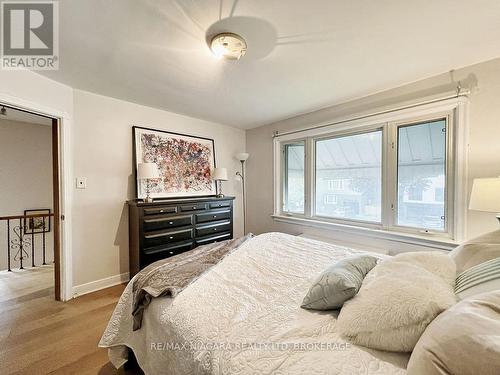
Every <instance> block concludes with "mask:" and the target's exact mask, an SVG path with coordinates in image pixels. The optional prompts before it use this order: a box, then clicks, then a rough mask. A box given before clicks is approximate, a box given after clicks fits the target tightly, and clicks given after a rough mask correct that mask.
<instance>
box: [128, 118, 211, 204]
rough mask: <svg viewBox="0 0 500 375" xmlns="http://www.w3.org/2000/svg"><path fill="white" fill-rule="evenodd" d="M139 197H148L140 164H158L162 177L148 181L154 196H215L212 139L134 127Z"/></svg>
mask: <svg viewBox="0 0 500 375" xmlns="http://www.w3.org/2000/svg"><path fill="white" fill-rule="evenodd" d="M132 132H133V143H134V166H135V171H136V173H135V176H136V186H137V190H136V191H137V194H136V195H137V198H139V199H144V198H145V197H146V182H145V181H144V180H138V179H137V165H138V164H139V163H156V165H157V166H158V169H159V174H160V178H159V179H156V180H152V181H150V182H149V184H150V185H149V188H150V196H151V198H179V197H200V196H210V195H216V189H215V181H213V180H212V172H213V169H214V168H215V144H214V140H213V139H209V138H202V137H195V136H191V135H187V134H179V133H172V132H166V131H162V130H155V129H149V128H143V127H140V126H133V127H132Z"/></svg>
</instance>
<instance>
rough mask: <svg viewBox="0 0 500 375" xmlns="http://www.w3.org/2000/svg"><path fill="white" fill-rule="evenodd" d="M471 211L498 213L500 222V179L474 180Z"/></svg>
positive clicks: (470, 202) (470, 204)
mask: <svg viewBox="0 0 500 375" xmlns="http://www.w3.org/2000/svg"><path fill="white" fill-rule="evenodd" d="M469 209H470V210H475V211H485V212H496V213H497V219H498V220H499V221H500V213H499V212H500V177H497V178H475V179H474V182H473V184H472V193H471V196H470V201H469Z"/></svg>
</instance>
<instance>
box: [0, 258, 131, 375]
mask: <svg viewBox="0 0 500 375" xmlns="http://www.w3.org/2000/svg"><path fill="white" fill-rule="evenodd" d="M52 275H53V269H52V267H37V268H35V269H33V270H31V269H27V270H24V271H15V272H13V273H7V272H4V271H2V272H0V374H2V375H5V374H64V375H66V374H89V375H90V374H99V375H111V374H129V375H132V374H134V375H135V374H140V373H141V372H140V370H138V369H134V370H128V371H125V370H123V369H120V370H116V369H115V368H114V367H113V366H112V365H111V364H110V363H109V361H108V356H107V351H106V350H105V349H100V348H98V347H97V343H98V342H99V339H100V337H101V334H102V333H103V331H104V328H105V327H106V324H107V322H108V319H109V318H110V316H111V313H112V312H113V309H114V307H115V304H116V302H117V301H118V298H119V297H120V294H121V293H122V291H123V289H124V287H125V286H124V285H118V286H115V287H112V288H108V289H104V290H101V291H98V292H95V293H91V294H87V295H84V296H82V297H79V298H77V299H74V300H71V301H69V302H57V301H55V300H54V289H53V288H54V286H53V285H54V284H53V280H52V279H51V278H53V276H52Z"/></svg>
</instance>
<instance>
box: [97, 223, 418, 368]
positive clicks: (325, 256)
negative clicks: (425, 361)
mask: <svg viewBox="0 0 500 375" xmlns="http://www.w3.org/2000/svg"><path fill="white" fill-rule="evenodd" d="M353 253H360V251H356V250H352V249H347V248H343V247H339V246H334V245H331V244H326V243H324V242H319V241H314V240H310V239H305V238H300V237H295V236H290V235H286V234H281V233H267V234H263V235H260V236H257V237H254V238H253V239H251V240H249V241H247V242H246V243H244V244H243V245H242V246H241V247H240V248H239V249H238V250H236V251H235V252H233V253H232V254H230V255H229V256H227V257H225V258H224V259H223V260H222V261H221V262H220V263H219V264H218V265H217V266H215V267H214V268H212V269H211V270H210V271H208V272H207V273H205V274H204V275H202V276H201V277H200V278H199V279H197V280H196V281H195V282H194V283H193V284H191V285H190V286H189V287H188V288H186V289H185V290H184V291H182V292H181V293H180V294H179V295H178V296H177V297H176V298H175V299H173V300H172V299H170V298H168V297H163V298H157V299H156V300H154V301H153V302H152V303H151V305H150V306H148V308H147V310H146V312H145V314H144V318H143V325H142V328H141V329H140V330H138V331H136V332H132V313H131V309H132V293H131V286H132V285H131V283H129V285H128V286H127V288H126V289H125V291H124V292H123V295H122V297H121V298H120V301H119V302H118V305H117V307H116V309H115V311H114V313H113V316H112V318H111V320H110V322H109V324H108V327H107V329H106V331H105V332H104V334H103V337H102V339H101V342H100V343H99V346H101V347H107V348H110V351H109V354H110V360H111V361H112V363H113V364H114V365H115V366H117V367H118V366H120V365H122V364H123V363H124V361H125V358H126V352H127V351H126V348H125V346H127V347H129V348H132V349H133V351H134V353H135V355H136V357H137V360H138V363H139V365H140V366H141V368H142V369H143V370H144V372H145V373H146V374H151V375H159V374H169V375H170V374H183V375H184V374H384V375H390V374H404V373H406V370H405V368H406V365H407V362H408V355H407V354H398V353H389V352H381V351H376V350H370V349H367V348H363V347H357V346H354V345H351V344H349V343H348V342H346V341H345V340H344V339H343V338H341V337H340V336H339V335H338V334H337V333H336V331H335V323H336V317H337V313H336V312H333V311H327V312H313V311H309V310H304V309H301V308H300V303H301V302H302V299H303V298H304V295H305V294H306V293H307V291H308V289H309V286H310V285H311V283H312V281H313V280H314V278H315V277H316V276H317V275H318V274H319V273H320V272H321V271H323V270H324V269H325V268H326V267H327V266H328V265H330V264H332V263H333V262H335V261H337V260H340V259H342V258H344V257H346V256H348V255H351V254H353Z"/></svg>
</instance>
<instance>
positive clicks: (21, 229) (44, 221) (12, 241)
mask: <svg viewBox="0 0 500 375" xmlns="http://www.w3.org/2000/svg"><path fill="white" fill-rule="evenodd" d="M53 216H54V214H53V213H46V214H34V215H15V216H0V223H2V222H6V229H7V233H6V234H7V236H6V239H7V271H12V268H11V265H12V260H13V261H14V262H16V263H19V269H24V266H25V264H26V263H25V262H26V260H28V259H30V258H31V267H35V266H36V264H35V255H36V252H37V248H36V242H37V241H35V239H36V238H39V237H41V250H42V265H46V264H47V259H46V256H47V228H50V220H51V218H52V217H53ZM36 219H38V220H36ZM2 226H3V225H2ZM2 226H0V230H3V229H2V228H1V227H2ZM38 242H40V241H38ZM51 262H52V261H51Z"/></svg>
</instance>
